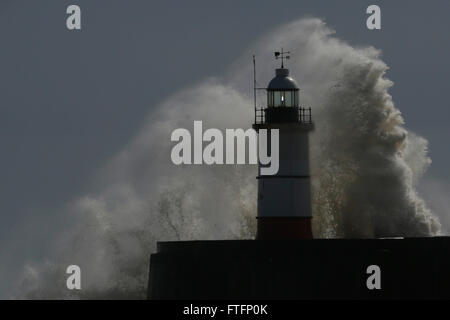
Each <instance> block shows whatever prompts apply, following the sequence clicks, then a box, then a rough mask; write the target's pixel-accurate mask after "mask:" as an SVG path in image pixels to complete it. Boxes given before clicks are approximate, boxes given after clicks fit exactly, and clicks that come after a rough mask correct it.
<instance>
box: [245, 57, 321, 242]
mask: <svg viewBox="0 0 450 320" xmlns="http://www.w3.org/2000/svg"><path fill="white" fill-rule="evenodd" d="M289 54H290V53H289V52H284V51H283V50H282V51H281V52H275V58H276V59H281V68H278V69H276V70H275V77H274V78H273V79H272V80H271V81H270V82H269V84H268V86H267V88H265V90H266V91H267V104H266V106H264V107H262V108H258V107H257V106H256V103H255V122H254V124H253V128H254V129H255V130H256V131H258V132H259V130H260V129H266V130H268V131H270V130H274V129H278V131H279V169H278V172H277V173H276V174H275V175H270V176H269V175H261V168H262V167H264V165H263V164H261V163H259V165H258V176H257V179H258V214H257V232H256V239H257V240H281V239H311V238H312V237H313V235H312V227H311V219H312V214H311V177H310V169H309V137H308V135H309V132H311V131H312V130H313V129H314V124H313V122H312V117H311V108H303V107H301V106H300V104H299V91H300V89H299V86H298V84H297V82H296V81H295V80H294V79H293V78H292V77H291V76H290V74H289V69H287V68H285V67H284V59H289ZM255 92H256V86H255ZM260 138H261V137H260ZM267 148H268V150H269V152H270V144H269V145H268V146H267Z"/></svg>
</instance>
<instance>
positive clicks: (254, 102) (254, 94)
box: [253, 55, 256, 123]
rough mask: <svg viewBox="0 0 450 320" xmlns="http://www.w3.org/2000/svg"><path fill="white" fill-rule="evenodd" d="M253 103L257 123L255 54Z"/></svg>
mask: <svg viewBox="0 0 450 320" xmlns="http://www.w3.org/2000/svg"><path fill="white" fill-rule="evenodd" d="M253 105H254V107H255V123H256V59H255V55H253Z"/></svg>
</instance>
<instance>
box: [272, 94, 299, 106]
mask: <svg viewBox="0 0 450 320" xmlns="http://www.w3.org/2000/svg"><path fill="white" fill-rule="evenodd" d="M267 106H268V107H295V106H298V91H293V90H287V91H267Z"/></svg>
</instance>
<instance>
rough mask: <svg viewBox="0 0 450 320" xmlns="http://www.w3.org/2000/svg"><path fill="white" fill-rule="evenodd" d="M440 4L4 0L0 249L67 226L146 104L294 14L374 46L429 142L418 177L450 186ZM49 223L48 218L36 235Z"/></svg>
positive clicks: (218, 70)
mask: <svg viewBox="0 0 450 320" xmlns="http://www.w3.org/2000/svg"><path fill="white" fill-rule="evenodd" d="M69 4H78V5H80V6H81V9H82V27H83V30H82V31H81V32H71V31H68V30H67V29H66V25H65V19H66V14H65V11H66V8H67V6H68V5H69ZM369 4H379V5H380V6H381V9H382V30H381V31H369V30H367V29H366V27H365V20H366V17H367V15H366V14H365V9H366V8H367V6H368V5H369ZM448 12H450V2H449V1H448V0H442V1H439V0H433V1H406V0H405V1H364V0H363V1H361V0H358V1H356V0H355V1H318V0H314V1H303V0H293V1H273V0H271V1H266V0H259V1H232V0H226V1H224V0H222V1H211V0H209V1H197V0H190V1H167V0H166V1H143V0H127V1H125V0H120V1H119V0H96V1H92V0H89V1H88V0H77V1H65V0H39V1H20V0H14V1H12V0H8V1H7V0H2V2H1V3H0V48H1V49H0V88H1V89H0V146H1V148H0V150H1V157H0V181H1V183H0V214H1V224H0V252H1V251H4V250H13V249H14V250H16V249H17V250H24V248H22V247H20V246H19V247H16V246H14V247H11V246H10V245H9V244H8V243H9V240H10V239H11V238H12V237H13V235H14V234H15V233H16V232H17V231H18V230H22V231H23V230H32V229H33V225H34V221H37V220H39V219H40V215H47V216H48V215H54V219H55V225H57V224H62V223H64V217H62V216H59V215H58V212H59V211H58V209H59V208H61V207H62V206H63V205H64V204H65V203H67V202H68V201H69V200H71V199H74V198H77V196H78V195H79V194H80V193H82V191H83V190H84V189H85V188H87V187H88V186H89V182H90V179H91V177H92V176H93V175H94V174H95V172H96V171H97V170H98V168H100V167H101V166H102V165H103V164H104V163H105V161H106V160H107V159H109V158H110V157H111V156H113V155H114V154H115V153H116V152H117V151H119V150H120V149H121V147H122V146H123V145H124V144H126V142H127V141H129V139H130V138H131V137H132V136H133V135H134V134H135V133H136V132H137V130H138V129H139V128H140V126H141V125H142V124H143V121H144V118H145V115H147V114H148V112H149V110H151V108H152V106H155V105H156V104H158V103H159V102H161V101H162V100H164V99H165V98H167V96H168V95H170V94H171V93H174V92H175V91H177V90H179V89H181V88H183V87H185V86H187V85H191V84H192V83H194V82H197V81H199V80H201V79H203V78H204V77H207V76H213V75H221V74H223V73H224V72H225V71H226V70H227V68H228V66H229V65H230V64H231V63H232V62H233V61H234V60H235V59H236V58H237V57H239V56H240V55H241V54H242V53H243V51H244V50H246V49H248V45H249V44H250V43H252V42H254V41H255V39H257V38H258V37H260V36H262V35H263V34H264V33H266V32H267V31H270V30H272V29H273V28H275V27H277V26H279V25H281V24H284V23H286V22H290V21H292V20H294V19H297V18H300V17H304V16H316V17H320V18H323V19H324V20H325V21H326V22H327V23H328V24H329V25H330V26H331V27H332V28H334V29H335V30H336V31H337V36H338V37H339V38H341V39H344V40H346V41H348V42H350V43H351V44H354V45H373V46H375V47H376V48H379V49H381V50H382V51H383V60H384V61H385V62H386V63H387V64H388V65H389V66H390V68H391V70H390V71H389V74H388V77H389V78H390V79H391V80H393V81H394V82H395V85H394V87H393V88H392V90H391V94H392V96H393V100H394V102H395V104H396V106H397V107H398V108H399V109H400V110H401V111H402V112H403V116H404V118H405V121H406V126H407V127H408V128H409V129H410V130H412V131H414V132H417V133H418V134H420V135H421V136H423V137H425V138H427V139H428V140H429V142H430V151H431V157H432V159H433V164H432V167H431V168H430V170H429V172H428V177H437V178H439V179H443V180H444V181H449V179H450V172H449V170H448V163H449V162H450V149H449V147H448V140H449V138H450V129H449V126H448V120H449V118H450V111H449V107H450V106H449V98H448V92H449V89H450V88H449V83H450V81H449V80H450V79H449V78H450V63H449V61H448V57H450V43H449V41H448V32H449V30H450V19H448ZM274 49H278V48H274ZM249 61H250V60H249ZM249 81H251V79H249ZM52 232H53V226H50V225H49V226H48V229H46V230H42V231H41V232H39V233H38V234H41V235H42V236H41V237H39V236H38V235H34V237H37V239H36V238H34V239H33V241H47V240H46V239H48V238H47V237H45V235H46V234H48V233H52ZM25 237H26V236H25ZM28 241H31V239H28ZM22 253H23V252H22ZM26 254H28V255H29V256H30V259H31V258H32V257H33V256H35V255H39V251H37V252H36V250H35V249H33V250H30V252H26ZM12 256H14V255H12ZM19 260H20V259H19ZM17 261H18V260H17ZM17 261H16V260H11V264H14V263H16V262H17ZM9 267H11V266H9ZM0 268H1V266H0ZM0 279H1V278H0Z"/></svg>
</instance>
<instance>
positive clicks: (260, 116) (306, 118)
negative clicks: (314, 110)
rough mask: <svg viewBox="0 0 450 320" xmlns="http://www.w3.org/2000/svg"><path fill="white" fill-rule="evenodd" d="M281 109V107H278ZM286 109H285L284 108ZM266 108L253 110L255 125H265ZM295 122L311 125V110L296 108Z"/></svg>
mask: <svg viewBox="0 0 450 320" xmlns="http://www.w3.org/2000/svg"><path fill="white" fill-rule="evenodd" d="M280 108H283V107H280ZM284 108H286V107H284ZM265 110H267V108H256V109H255V124H265V123H266V113H265ZM297 111H298V112H297V122H298V123H305V124H311V123H312V117H311V108H301V107H300V108H297Z"/></svg>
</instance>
